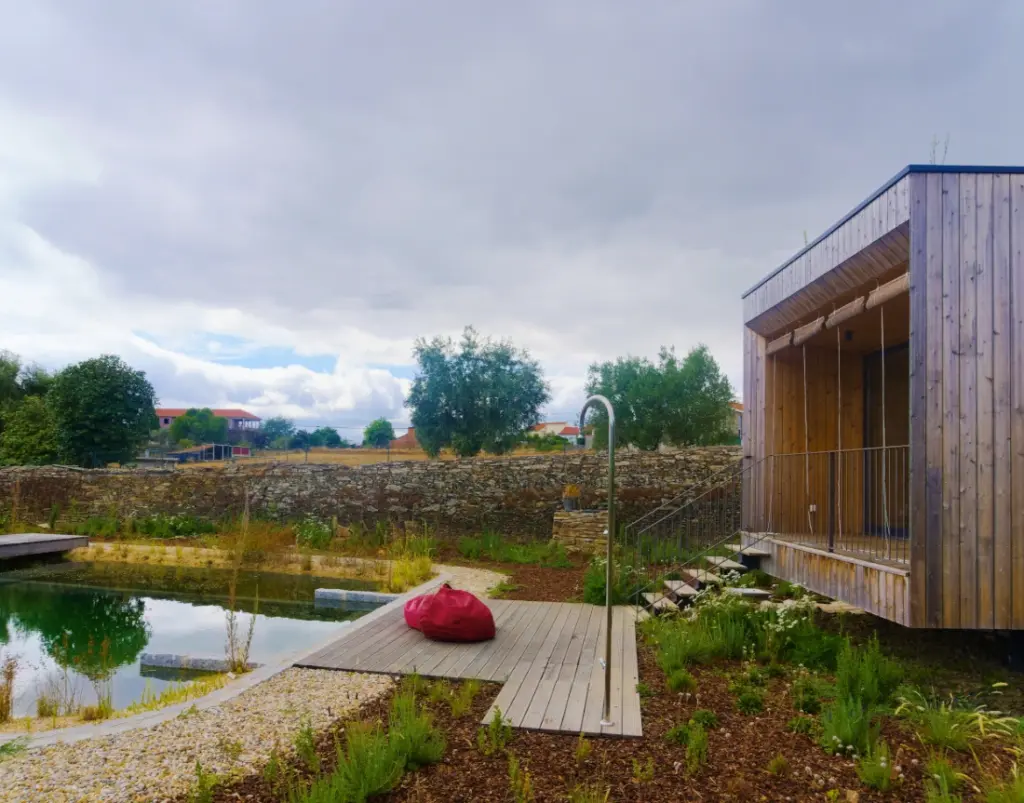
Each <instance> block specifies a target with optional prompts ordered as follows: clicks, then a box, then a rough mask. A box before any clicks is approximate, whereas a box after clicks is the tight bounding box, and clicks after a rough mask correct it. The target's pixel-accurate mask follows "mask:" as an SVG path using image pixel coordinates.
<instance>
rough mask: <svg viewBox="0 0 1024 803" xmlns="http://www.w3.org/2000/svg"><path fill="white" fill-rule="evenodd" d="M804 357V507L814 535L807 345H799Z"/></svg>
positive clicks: (808, 523)
mask: <svg viewBox="0 0 1024 803" xmlns="http://www.w3.org/2000/svg"><path fill="white" fill-rule="evenodd" d="M800 350H801V352H802V353H803V359H804V507H805V508H807V526H808V527H810V529H811V535H814V518H813V517H812V516H811V504H810V502H811V439H810V435H809V433H808V430H807V346H801V347H800Z"/></svg>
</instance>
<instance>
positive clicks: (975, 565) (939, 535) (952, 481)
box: [910, 173, 1024, 630]
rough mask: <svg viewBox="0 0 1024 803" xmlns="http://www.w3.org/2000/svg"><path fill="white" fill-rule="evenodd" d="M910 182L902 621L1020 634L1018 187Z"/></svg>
mask: <svg viewBox="0 0 1024 803" xmlns="http://www.w3.org/2000/svg"><path fill="white" fill-rule="evenodd" d="M910 178H911V180H912V183H911V205H912V211H911V222H910V229H911V260H910V281H911V445H912V450H911V505H912V518H911V570H912V572H913V576H914V578H915V581H914V588H913V590H912V605H911V608H912V617H911V619H912V621H913V624H915V625H917V626H924V627H945V628H966V629H982V630H989V629H1000V630H1001V629H1009V628H1022V627H1024V525H1022V524H1021V521H1022V517H1024V477H1022V474H1024V448H1022V446H1021V441H1022V440H1024V354H1022V351H1024V293H1022V291H1021V287H1020V285H1021V284H1022V283H1024V282H1022V281H1021V280H1020V277H1021V276H1022V271H1024V263H1022V260H1021V252H1020V245H1019V243H1020V238H1024V214H1022V212H1021V205H1022V203H1024V183H1022V177H1021V176H1020V175H1012V176H1011V175H1007V174H974V173H960V174H955V173H953V174H941V175H940V174H914V175H911V176H910ZM1014 436H1017V441H1016V443H1017V445H1016V446H1014ZM1015 469H1016V470H1015ZM918 578H920V579H918ZM1018 611H1019V612H1020V613H1021V614H1022V615H1021V616H1020V617H1019V619H1018V617H1017V616H1016V613H1017V612H1018Z"/></svg>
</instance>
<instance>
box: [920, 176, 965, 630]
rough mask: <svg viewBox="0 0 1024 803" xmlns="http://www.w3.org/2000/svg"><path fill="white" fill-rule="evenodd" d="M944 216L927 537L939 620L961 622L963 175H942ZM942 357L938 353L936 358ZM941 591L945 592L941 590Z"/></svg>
mask: <svg viewBox="0 0 1024 803" xmlns="http://www.w3.org/2000/svg"><path fill="white" fill-rule="evenodd" d="M941 210H942V221H941V225H940V230H939V232H937V233H936V232H933V231H932V227H931V226H929V228H928V238H929V244H930V245H932V243H931V241H932V239H933V238H938V241H937V242H936V243H934V248H935V249H937V250H938V252H939V254H940V255H941V256H940V259H941V269H940V271H939V273H938V275H937V276H936V275H933V274H929V281H930V284H929V291H930V295H929V298H932V297H935V296H939V294H940V293H941V296H939V297H940V298H941V302H940V304H941V313H940V315H939V316H938V317H937V323H936V327H937V329H936V331H935V333H934V335H933V336H932V337H933V341H932V342H933V343H938V344H940V346H941V348H942V356H941V359H942V360H943V361H944V364H942V363H939V364H937V369H936V370H937V372H936V374H935V376H934V377H933V381H934V382H936V383H937V385H938V388H937V396H938V398H940V399H941V405H942V407H941V411H940V413H939V414H938V415H937V416H936V418H935V421H936V424H937V426H938V427H939V428H940V430H939V432H938V433H936V432H935V431H934V430H933V429H932V428H931V427H929V430H928V437H929V438H935V439H937V442H938V444H939V448H940V449H941V454H940V455H939V457H938V458H937V459H936V461H935V462H934V463H933V464H932V468H933V470H934V471H937V472H939V473H940V475H941V477H942V497H941V504H942V529H941V532H939V533H936V534H935V535H934V536H932V535H931V534H930V533H929V537H934V538H935V539H936V540H935V542H933V543H932V546H933V547H934V546H935V545H936V544H937V545H938V546H939V549H940V550H941V551H940V553H939V555H934V554H933V553H932V552H929V561H928V571H929V573H932V572H934V573H936V574H939V573H941V577H942V582H943V587H944V588H945V589H947V590H948V593H947V594H946V595H945V596H943V598H942V617H941V621H938V622H935V624H942V625H945V626H946V627H959V626H960V599H959V593H960V592H959V588H960V540H959V539H960V536H959V532H960V480H959V477H960V361H959V357H958V355H959V351H960V334H959V333H960V176H958V175H955V174H947V175H944V176H942V188H941ZM937 359H938V358H937ZM939 593H940V594H941V593H942V591H941V589H940V591H939Z"/></svg>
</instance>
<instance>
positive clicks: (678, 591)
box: [665, 580, 697, 597]
mask: <svg viewBox="0 0 1024 803" xmlns="http://www.w3.org/2000/svg"><path fill="white" fill-rule="evenodd" d="M665 588H667V589H668V590H669V591H670V592H672V594H674V595H675V596H677V597H695V596H697V589H696V588H694V587H693V586H691V585H688V584H687V583H686V581H684V580H666V581H665Z"/></svg>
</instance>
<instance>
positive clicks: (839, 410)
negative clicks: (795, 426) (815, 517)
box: [836, 326, 843, 541]
mask: <svg viewBox="0 0 1024 803" xmlns="http://www.w3.org/2000/svg"><path fill="white" fill-rule="evenodd" d="M836 386H837V387H836V441H837V444H838V445H837V447H836V448H837V454H836V463H837V465H836V499H837V500H838V503H837V505H836V519H837V522H838V525H839V526H838V530H839V541H842V540H843V497H842V490H843V339H842V337H841V336H840V334H839V327H838V326H837V327H836Z"/></svg>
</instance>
